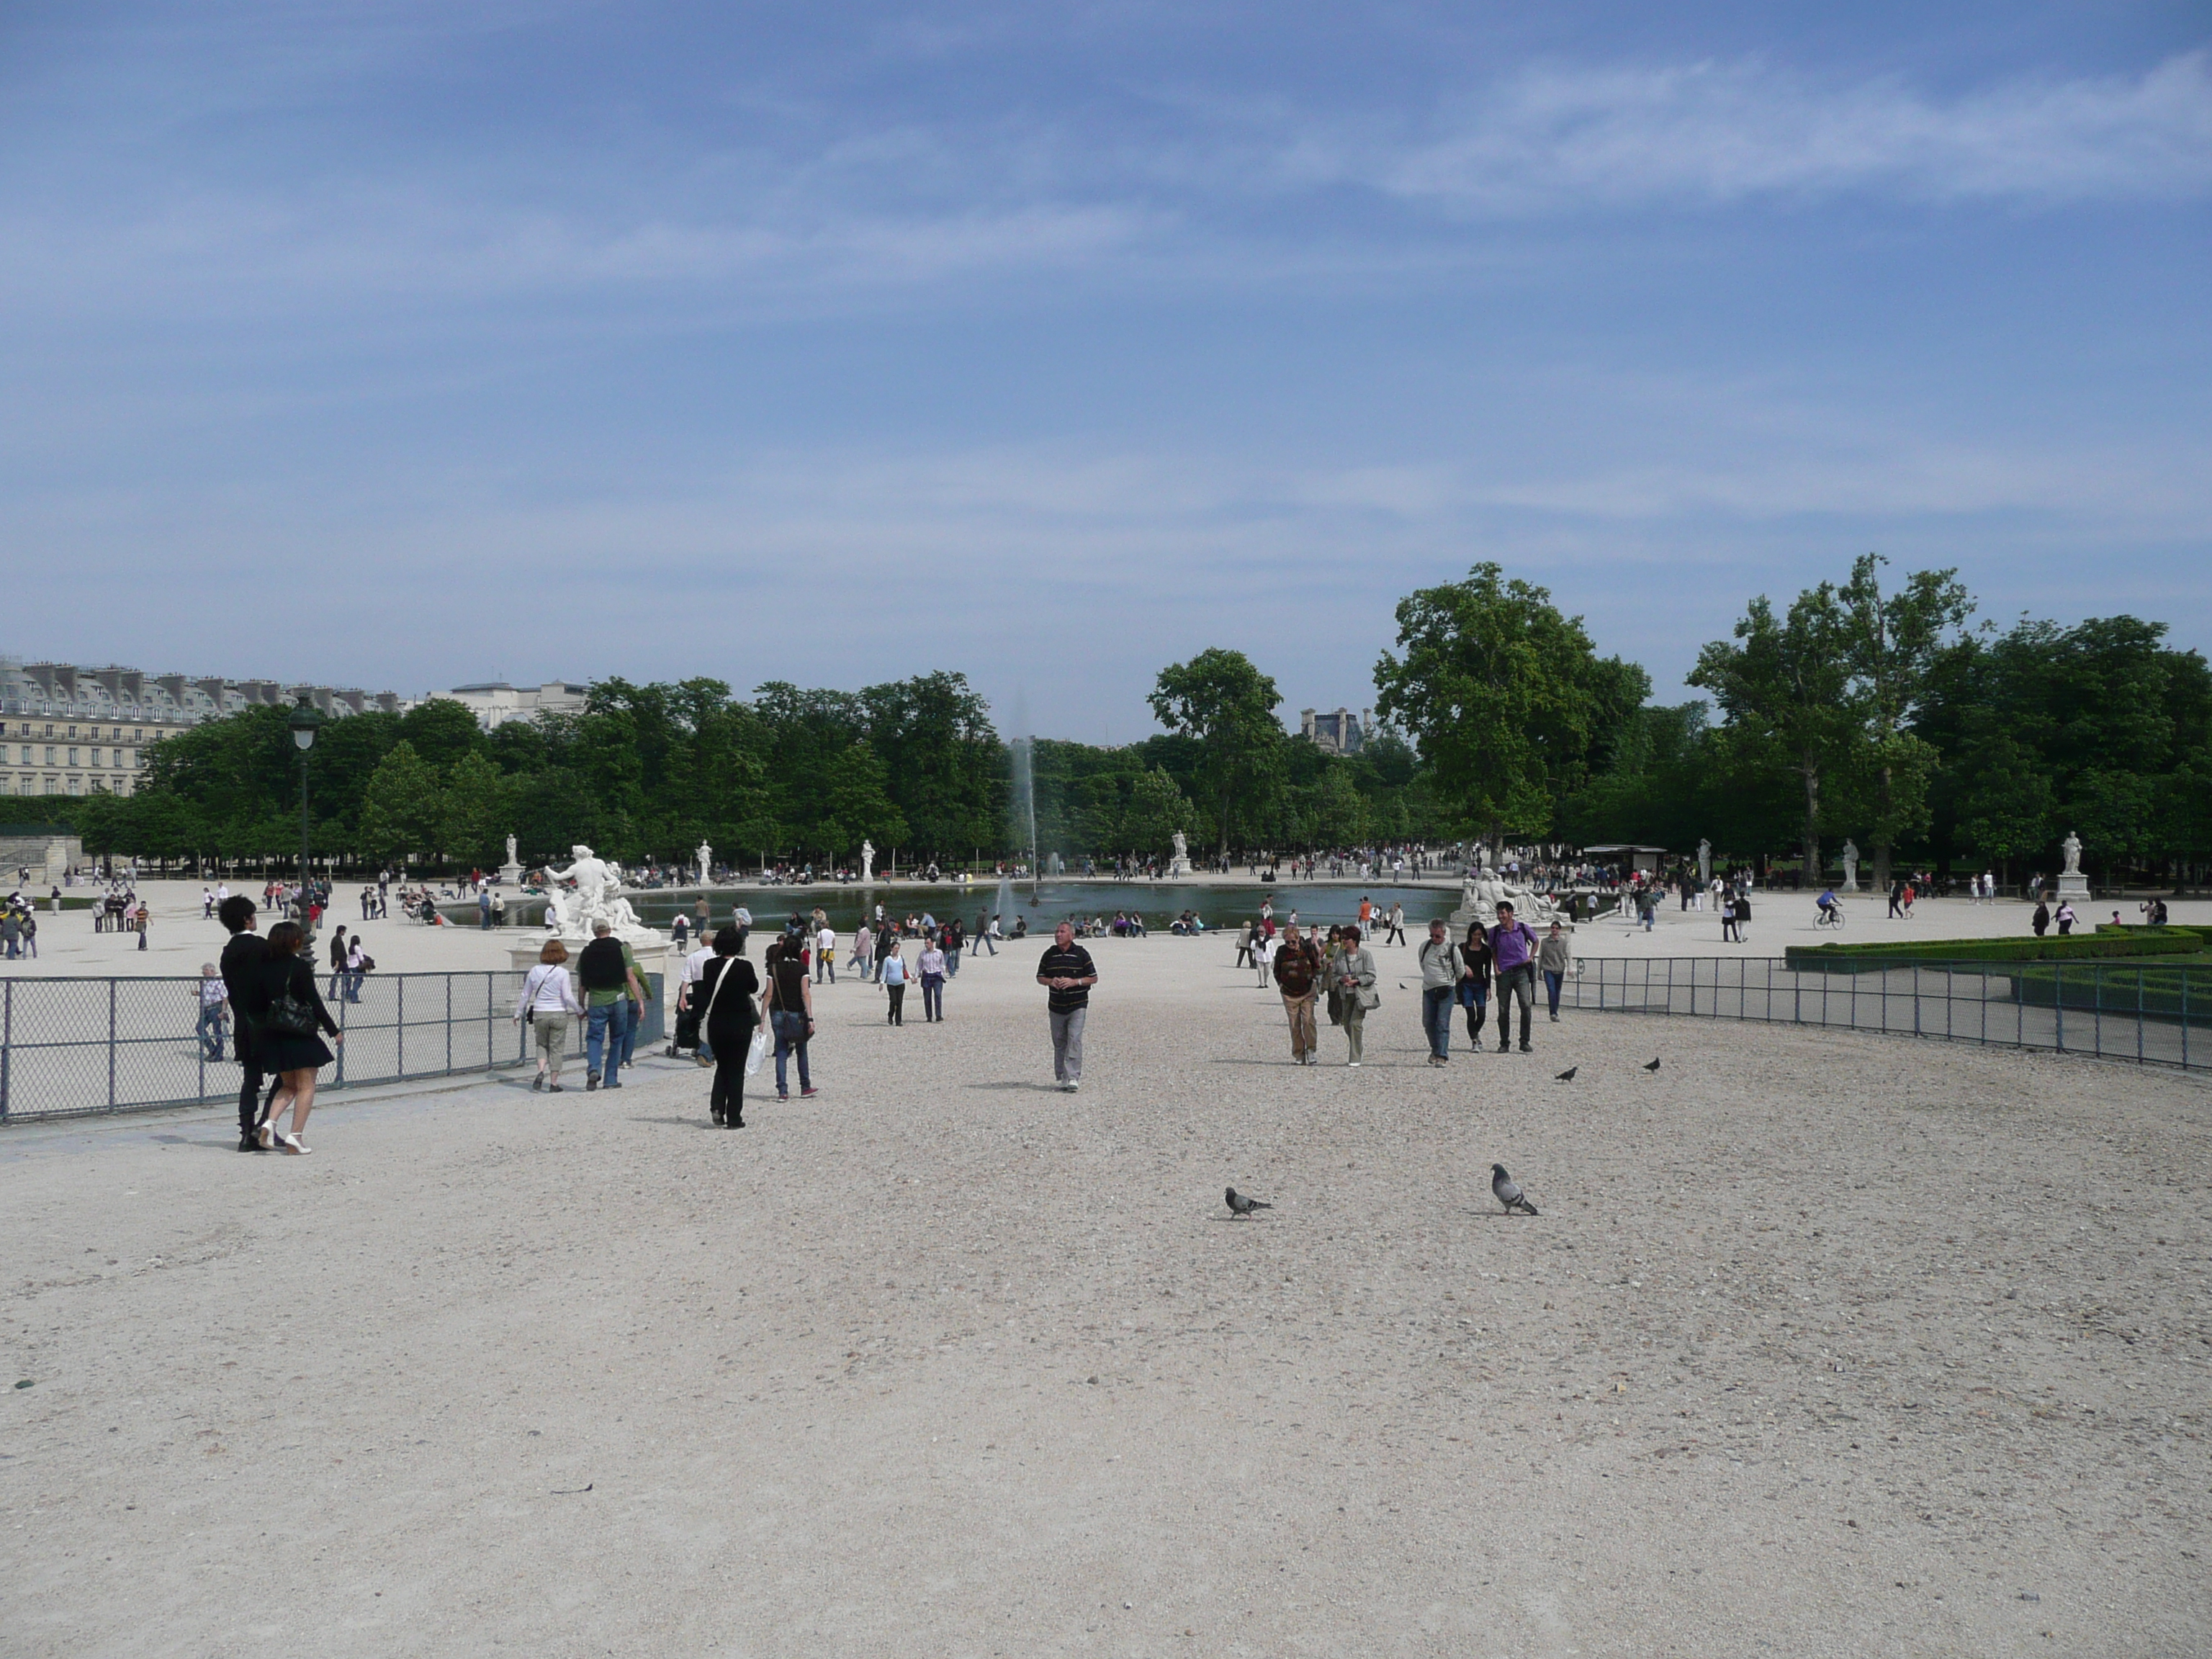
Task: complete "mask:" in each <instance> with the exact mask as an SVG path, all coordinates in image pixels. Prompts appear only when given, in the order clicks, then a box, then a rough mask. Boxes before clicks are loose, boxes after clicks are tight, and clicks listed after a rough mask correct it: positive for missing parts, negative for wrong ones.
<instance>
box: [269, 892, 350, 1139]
mask: <svg viewBox="0 0 2212 1659" xmlns="http://www.w3.org/2000/svg"><path fill="white" fill-rule="evenodd" d="M306 943H307V933H306V932H305V930H303V929H302V928H301V926H300V924H299V923H298V922H296V921H280V922H278V923H277V924H276V926H275V927H271V928H270V930H269V950H268V954H267V955H266V956H264V957H262V958H261V959H260V960H259V961H258V962H257V963H254V964H253V966H252V972H253V978H252V981H251V983H252V990H253V1007H252V1020H253V1055H254V1059H255V1060H257V1061H258V1064H259V1066H260V1068H261V1070H262V1071H263V1072H264V1073H268V1072H274V1073H276V1074H277V1077H278V1082H277V1085H276V1092H275V1093H273V1094H271V1095H270V1097H269V1109H268V1111H267V1112H266V1113H265V1114H264V1115H263V1117H262V1119H261V1121H260V1122H259V1124H258V1125H257V1126H256V1127H255V1129H254V1133H255V1136H256V1138H257V1139H258V1140H259V1141H260V1143H261V1146H262V1149H263V1150H264V1152H273V1151H275V1150H276V1148H277V1147H279V1146H281V1147H283V1149H284V1151H285V1152H289V1154H291V1155H292V1156H293V1157H295V1158H305V1157H306V1156H307V1150H308V1149H307V1147H305V1146H301V1144H300V1133H301V1130H303V1129H305V1128H306V1127H307V1114H308V1113H309V1112H311V1111H313V1109H314V1106H315V1073H316V1071H317V1070H318V1069H319V1068H320V1067H322V1066H327V1065H329V1064H330V1063H331V1060H332V1059H334V1058H335V1056H334V1055H332V1054H331V1051H330V1049H329V1048H328V1047H327V1046H326V1045H325V1043H324V1042H323V1040H322V1038H321V1037H319V1036H316V1035H315V1032H316V1028H317V1027H320V1028H321V1029H322V1030H324V1031H325V1032H327V1033H328V1034H329V1036H330V1038H331V1042H337V1043H343V1042H345V1033H344V1032H343V1031H341V1030H338V1025H337V1021H336V1020H334V1019H332V1018H331V1011H330V1010H329V1009H328V1008H325V1006H323V998H322V994H321V992H319V990H317V989H316V987H315V970H314V969H313V966H312V965H311V964H310V963H309V961H308V959H307V957H303V956H301V954H300V948H301V945H305V944H306ZM287 1104H289V1105H290V1107H291V1108H292V1127H291V1129H290V1130H289V1132H282V1131H279V1130H278V1128H277V1127H276V1117H277V1114H279V1113H280V1112H282V1111H283V1109H284V1108H285V1106H286V1105H287Z"/></svg>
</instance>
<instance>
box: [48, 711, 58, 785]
mask: <svg viewBox="0 0 2212 1659" xmlns="http://www.w3.org/2000/svg"><path fill="white" fill-rule="evenodd" d="M47 730H48V731H49V732H52V727H51V726H49V727H48V728H47ZM60 753H61V750H58V749H57V748H55V747H54V746H53V744H47V745H46V764H47V765H49V766H58V765H59V764H60V762H59V761H58V760H57V759H55V757H56V756H57V755H58V754H60ZM46 793H48V794H52V793H53V792H52V790H48V791H47V792H46Z"/></svg>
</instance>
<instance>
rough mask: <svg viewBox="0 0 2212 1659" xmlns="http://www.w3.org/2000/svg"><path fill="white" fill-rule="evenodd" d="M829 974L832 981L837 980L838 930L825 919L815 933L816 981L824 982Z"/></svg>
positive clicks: (834, 982) (818, 982) (817, 982)
mask: <svg viewBox="0 0 2212 1659" xmlns="http://www.w3.org/2000/svg"><path fill="white" fill-rule="evenodd" d="M824 974H827V975H829V982H830V983H831V984H832V985H835V984H836V982H837V930H836V928H835V927H831V926H830V925H829V922H828V921H827V920H825V921H823V924H822V926H821V927H820V928H819V929H818V930H817V932H816V933H815V935H814V982H815V983H816V984H817V985H819V984H821V983H822V976H823V975H824Z"/></svg>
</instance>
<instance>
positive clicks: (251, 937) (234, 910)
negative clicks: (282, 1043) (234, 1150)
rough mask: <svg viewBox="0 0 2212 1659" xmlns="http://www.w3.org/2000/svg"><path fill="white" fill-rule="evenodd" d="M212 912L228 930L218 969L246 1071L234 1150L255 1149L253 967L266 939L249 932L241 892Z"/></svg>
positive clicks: (257, 1090)
mask: <svg viewBox="0 0 2212 1659" xmlns="http://www.w3.org/2000/svg"><path fill="white" fill-rule="evenodd" d="M216 915H217V916H219V917H220V918H222V925H223V926H224V927H228V929H229V930H230V942H229V943H228V945H224V946H223V947H222V963H221V968H222V982H223V986H224V987H225V988H226V989H227V990H228V992H229V993H230V1009H231V1012H233V1013H234V1014H235V1015H237V1016H238V1023H237V1024H236V1025H234V1027H232V1037H231V1042H232V1044H233V1048H232V1052H233V1053H234V1054H236V1055H237V1056H238V1063H239V1064H240V1066H243V1067H245V1070H246V1076H245V1079H244V1080H243V1081H242V1082H241V1083H240V1085H239V1089H238V1150H239V1151H240V1152H259V1151H260V1150H261V1142H260V1140H259V1139H258V1138H257V1137H256V1136H255V1134H254V1133H253V1131H254V1126H255V1125H257V1124H258V1123H259V1122H260V1121H261V1115H262V1111H263V1106H262V1103H261V1062H260V1061H259V1060H257V1059H255V1058H254V1054H253V1026H254V1021H255V1018H256V1016H257V1014H258V1012H260V1005H259V1001H258V999H259V997H260V995H261V988H260V987H259V985H258V983H257V982H256V979H255V975H254V972H253V969H254V968H255V967H256V965H257V964H258V963H260V962H261V960H262V959H263V958H264V957H266V956H267V955H268V954H269V941H268V940H267V939H263V938H262V937H261V935H260V934H258V933H255V932H254V931H253V923H254V920H255V918H254V914H253V901H252V899H250V898H248V897H246V896H245V895H244V894H243V893H234V894H232V895H231V896H229V897H228V898H227V899H225V900H224V901H223V902H222V903H221V904H219V905H217V906H216ZM276 1083H277V1080H276V1079H271V1080H270V1085H269V1093H270V1096H271V1097H274V1096H275V1095H276Z"/></svg>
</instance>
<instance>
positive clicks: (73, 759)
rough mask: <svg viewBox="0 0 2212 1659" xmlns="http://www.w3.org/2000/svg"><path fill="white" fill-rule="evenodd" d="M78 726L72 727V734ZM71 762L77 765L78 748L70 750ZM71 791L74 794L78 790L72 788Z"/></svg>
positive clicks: (72, 764)
mask: <svg viewBox="0 0 2212 1659" xmlns="http://www.w3.org/2000/svg"><path fill="white" fill-rule="evenodd" d="M70 733H71V734H72V735H74V734H75V733H76V727H75V726H71V727H70ZM69 763H70V765H71V766H75V765H76V750H75V749H71V750H70V757H69ZM70 793H71V794H72V795H74V794H75V793H76V790H74V789H72V790H70Z"/></svg>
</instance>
